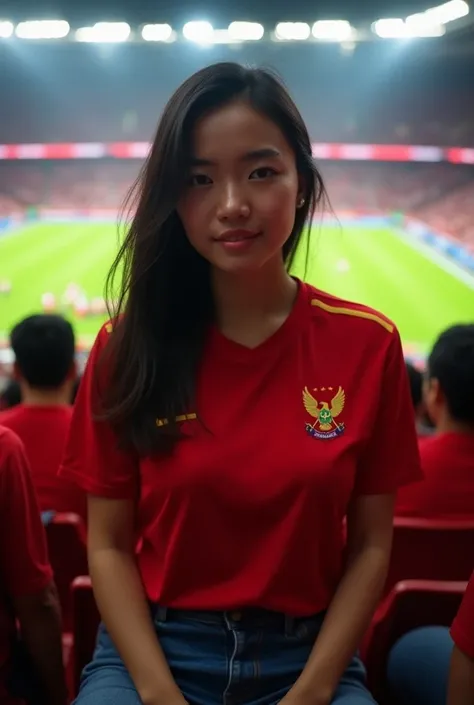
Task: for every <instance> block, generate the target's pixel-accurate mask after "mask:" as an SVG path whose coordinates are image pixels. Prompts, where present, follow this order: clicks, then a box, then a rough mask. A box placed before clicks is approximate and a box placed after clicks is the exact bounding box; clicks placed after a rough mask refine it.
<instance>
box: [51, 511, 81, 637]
mask: <svg viewBox="0 0 474 705" xmlns="http://www.w3.org/2000/svg"><path fill="white" fill-rule="evenodd" d="M45 530H46V537H47V540H48V552H49V560H50V562H51V566H52V568H53V572H54V579H55V581H56V586H57V588H58V593H59V599H60V602H61V609H62V614H63V628H64V630H65V631H70V629H71V623H72V619H71V584H72V581H73V580H74V578H76V577H78V576H79V575H88V573H89V567H88V564H87V550H86V546H85V543H84V535H85V529H84V525H83V523H82V520H81V518H80V517H79V516H77V514H56V515H55V516H54V518H53V520H52V521H51V522H50V523H49V524H48V525H47V526H46V527H45Z"/></svg>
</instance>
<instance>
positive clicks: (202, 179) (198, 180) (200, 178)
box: [188, 174, 212, 186]
mask: <svg viewBox="0 0 474 705" xmlns="http://www.w3.org/2000/svg"><path fill="white" fill-rule="evenodd" d="M188 183H189V185H190V186H207V185H208V184H212V181H211V179H210V178H209V177H208V176H206V174H191V176H190V177H189V182H188Z"/></svg>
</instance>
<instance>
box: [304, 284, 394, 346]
mask: <svg viewBox="0 0 474 705" xmlns="http://www.w3.org/2000/svg"><path fill="white" fill-rule="evenodd" d="M306 286H307V289H308V295H309V301H310V305H311V309H312V311H313V315H314V317H315V318H320V317H321V316H325V317H326V318H328V319H329V320H330V321H332V322H333V323H334V324H335V325H338V326H342V325H347V326H349V327H350V328H351V330H353V329H354V326H355V327H357V329H358V330H359V331H360V332H363V331H366V332H367V334H370V333H371V331H373V333H374V335H375V334H377V333H382V335H383V331H385V333H386V334H387V333H388V334H390V335H393V334H395V335H398V331H397V327H396V326H395V324H394V323H393V321H392V320H391V319H390V318H388V316H386V315H385V314H383V313H381V312H380V311H378V310H376V309H374V308H371V307H370V306H366V305H365V304H362V303H359V302H357V301H350V300H348V299H342V298H340V297H338V296H334V295H333V294H329V293H328V292H326V291H322V290H321V289H317V288H316V287H314V286H311V285H309V284H306Z"/></svg>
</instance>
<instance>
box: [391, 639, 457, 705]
mask: <svg viewBox="0 0 474 705" xmlns="http://www.w3.org/2000/svg"><path fill="white" fill-rule="evenodd" d="M452 651H453V641H452V639H451V637H450V635H449V630H448V629H447V628H446V627H423V628H421V629H415V630H414V631H412V632H408V634H405V635H404V636H402V638H401V639H399V640H398V641H397V643H396V644H395V646H394V647H393V649H392V651H391V652H390V656H389V660H388V669H387V677H388V682H389V686H390V693H391V695H392V696H395V702H397V703H399V704H400V705H446V697H447V690H448V678H449V664H450V661H451V654H452Z"/></svg>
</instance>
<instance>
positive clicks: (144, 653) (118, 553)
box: [88, 497, 184, 705]
mask: <svg viewBox="0 0 474 705" xmlns="http://www.w3.org/2000/svg"><path fill="white" fill-rule="evenodd" d="M134 513H135V510H134V502H133V501H131V500H115V499H103V498H100V497H89V500H88V517H89V518H88V554H89V569H90V574H91V580H92V586H93V589H94V595H95V598H96V601H97V605H98V608H99V612H100V614H101V617H102V619H103V621H104V624H105V626H106V627H107V630H108V632H109V634H110V636H111V638H112V640H113V642H114V644H115V646H116V648H117V650H118V651H119V653H120V655H121V657H122V659H123V662H124V663H125V666H126V667H127V669H128V672H129V673H130V675H131V677H132V680H133V682H134V684H135V687H136V689H137V691H138V693H139V695H140V698H141V699H142V701H143V703H144V705H170V704H171V703H178V704H182V703H184V698H183V696H182V694H181V692H180V691H179V689H178V687H177V685H176V683H175V682H174V680H173V677H172V675H171V672H170V670H169V668H168V664H167V663H166V660H165V657H164V655H163V651H162V650H161V647H160V645H159V643H158V639H157V636H156V632H155V630H154V627H153V622H152V619H151V616H150V609H149V605H148V602H147V599H146V595H145V591H144V589H143V585H142V581H141V578H140V574H139V571H138V567H137V564H136V560H135V551H134V548H135V536H134Z"/></svg>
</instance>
